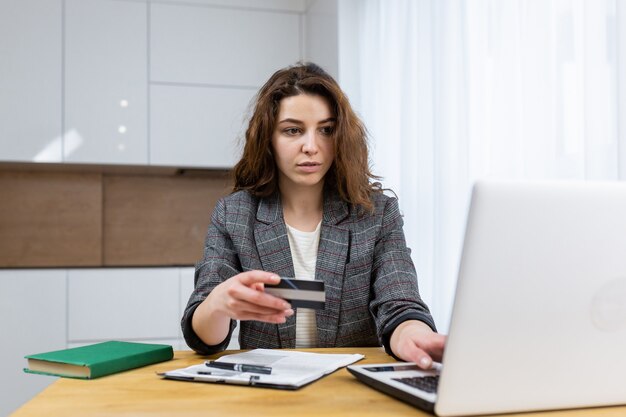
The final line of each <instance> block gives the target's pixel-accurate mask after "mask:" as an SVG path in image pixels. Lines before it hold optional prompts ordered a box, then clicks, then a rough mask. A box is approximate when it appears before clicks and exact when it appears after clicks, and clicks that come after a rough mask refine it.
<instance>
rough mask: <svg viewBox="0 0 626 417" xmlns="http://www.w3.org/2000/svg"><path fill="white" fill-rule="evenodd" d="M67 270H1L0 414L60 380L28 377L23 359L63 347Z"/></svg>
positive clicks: (65, 328) (38, 376)
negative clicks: (0, 346) (0, 352)
mask: <svg viewBox="0 0 626 417" xmlns="http://www.w3.org/2000/svg"><path fill="white" fill-rule="evenodd" d="M66 282H67V277H66V271H65V270H58V269H57V270H42V269H38V270H10V269H5V270H0V329H2V355H1V356H0V387H2V389H0V415H2V416H5V415H8V414H9V413H11V412H12V411H14V410H15V409H17V408H18V407H19V406H21V405H22V404H23V403H25V402H26V401H28V400H30V399H31V398H32V397H33V396H35V395H36V394H38V393H39V392H40V391H41V390H43V389H44V388H45V387H47V386H48V385H49V384H51V383H52V382H54V381H56V378H54V377H49V376H42V375H32V374H26V373H24V372H23V371H22V369H23V368H24V367H26V359H24V356H25V355H29V354H33V353H41V352H48V351H51V350H59V349H65V346H66V344H65V343H66V335H67V326H66V317H67V315H66V311H67V297H66Z"/></svg>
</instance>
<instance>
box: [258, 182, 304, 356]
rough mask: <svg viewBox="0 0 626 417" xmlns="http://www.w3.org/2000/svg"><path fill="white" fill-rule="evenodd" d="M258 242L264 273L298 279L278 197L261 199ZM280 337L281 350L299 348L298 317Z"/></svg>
mask: <svg viewBox="0 0 626 417" xmlns="http://www.w3.org/2000/svg"><path fill="white" fill-rule="evenodd" d="M254 239H255V242H256V247H257V250H258V253H259V259H260V260H261V265H262V266H263V270H264V271H267V272H274V273H275V274H278V275H279V276H281V277H293V276H294V270H293V262H292V259H291V250H290V248H289V238H288V237H287V228H286V227H285V222H284V220H283V210H282V205H281V204H280V197H279V196H278V193H276V194H274V195H273V196H272V197H268V198H262V199H260V202H259V207H258V209H257V222H256V223H255V225H254ZM278 335H279V338H280V347H281V348H294V347H295V346H296V316H295V314H294V315H293V316H291V317H288V318H287V321H286V322H285V323H282V324H279V325H278Z"/></svg>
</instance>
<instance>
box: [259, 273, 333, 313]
mask: <svg viewBox="0 0 626 417" xmlns="http://www.w3.org/2000/svg"><path fill="white" fill-rule="evenodd" d="M265 292H266V293H268V294H272V295H273V296H275V297H280V298H282V299H284V300H287V301H289V303H290V304H291V307H293V308H299V307H300V308H312V309H315V310H323V309H324V306H325V303H326V291H325V290H324V281H309V280H305V279H295V278H284V277H281V278H280V282H279V283H278V284H276V285H269V284H265Z"/></svg>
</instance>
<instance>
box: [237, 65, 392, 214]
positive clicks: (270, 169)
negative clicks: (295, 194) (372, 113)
mask: <svg viewBox="0 0 626 417" xmlns="http://www.w3.org/2000/svg"><path fill="white" fill-rule="evenodd" d="M299 94H311V95H318V96H321V97H323V98H325V99H326V100H327V101H328V103H329V105H330V110H331V112H332V113H333V117H335V119H336V122H335V127H334V130H333V138H334V141H333V143H334V150H335V159H334V161H333V164H332V166H331V168H330V169H329V170H328V172H327V173H326V177H325V178H324V187H325V188H327V189H331V190H334V191H336V192H337V193H338V194H339V196H340V198H341V199H343V200H344V201H346V202H348V203H350V204H353V205H356V206H359V207H360V208H363V209H365V210H367V211H372V210H373V204H372V199H371V197H372V193H376V192H380V191H381V186H380V183H379V182H376V181H375V180H378V179H380V178H379V177H378V176H375V175H373V174H372V172H371V170H370V166H369V158H368V148H367V131H366V129H365V127H364V126H363V123H362V122H361V120H360V119H359V118H358V116H357V115H356V114H355V113H354V111H353V110H352V107H351V106H350V102H349V101H348V98H347V97H346V95H345V94H344V92H343V91H342V90H341V88H340V87H339V85H338V84H337V82H336V81H335V80H334V79H333V78H332V77H331V76H330V75H329V74H328V73H327V72H326V71H324V70H323V69H322V68H320V67H319V66H318V65H316V64H313V63H299V64H296V65H293V66H290V67H287V68H283V69H281V70H279V71H277V72H275V73H274V75H272V76H271V77H270V79H269V80H268V81H267V82H266V83H265V85H263V87H261V89H260V90H259V93H258V94H257V97H256V103H255V106H254V111H253V114H252V117H251V119H250V123H249V124H248V129H247V130H246V137H245V145H244V149H243V155H242V157H241V159H240V160H239V162H238V163H237V165H235V169H234V171H233V172H234V177H235V185H234V188H233V191H239V190H247V191H249V192H250V193H252V194H253V195H255V196H258V197H268V196H270V195H272V194H273V193H275V192H276V191H277V190H278V172H277V171H278V168H277V167H276V163H275V160H274V156H273V154H272V135H273V133H274V129H275V126H276V118H277V117H278V112H279V110H280V102H281V100H282V99H284V98H286V97H292V96H296V95H299Z"/></svg>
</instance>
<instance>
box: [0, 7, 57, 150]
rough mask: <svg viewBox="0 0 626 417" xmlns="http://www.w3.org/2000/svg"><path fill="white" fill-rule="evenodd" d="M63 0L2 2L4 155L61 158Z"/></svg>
mask: <svg viewBox="0 0 626 417" xmlns="http://www.w3.org/2000/svg"><path fill="white" fill-rule="evenodd" d="M62 33H63V31H62V2H61V0H3V1H0V160H2V161H35V162H60V161H61V159H62V154H61V150H62V144H61V138H62V133H63V132H62V126H61V103H62V99H61V93H62V88H61V85H62V74H61V69H62V65H61V57H62V53H61V50H62V49H61V48H62Z"/></svg>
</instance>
